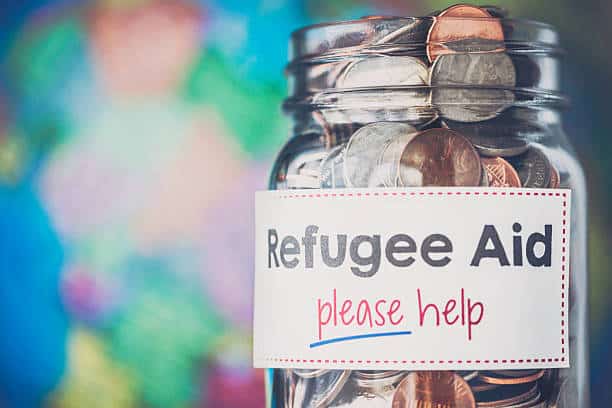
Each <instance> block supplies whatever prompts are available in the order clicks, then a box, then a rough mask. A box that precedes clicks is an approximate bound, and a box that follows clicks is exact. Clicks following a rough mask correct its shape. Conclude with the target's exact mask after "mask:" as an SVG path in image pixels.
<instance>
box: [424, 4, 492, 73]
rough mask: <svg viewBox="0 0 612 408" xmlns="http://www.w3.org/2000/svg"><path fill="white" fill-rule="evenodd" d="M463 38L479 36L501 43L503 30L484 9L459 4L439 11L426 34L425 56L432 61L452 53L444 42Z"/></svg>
mask: <svg viewBox="0 0 612 408" xmlns="http://www.w3.org/2000/svg"><path fill="white" fill-rule="evenodd" d="M465 38H481V39H485V40H493V41H498V42H501V43H503V41H504V32H503V30H502V25H501V23H500V21H499V20H497V19H493V18H491V14H489V13H488V12H487V11H486V10H484V9H482V8H480V7H475V6H469V5H465V4H459V5H456V6H452V7H449V8H447V9H446V10H444V11H443V12H441V13H440V14H439V15H438V16H437V17H435V18H434V23H433V24H432V26H431V29H430V30H429V34H428V36H427V57H428V58H429V61H430V62H434V61H435V60H436V59H437V58H438V56H440V55H444V54H449V53H452V52H453V51H452V50H449V49H448V48H447V47H446V46H445V44H446V43H448V42H453V41H457V40H462V39H465Z"/></svg>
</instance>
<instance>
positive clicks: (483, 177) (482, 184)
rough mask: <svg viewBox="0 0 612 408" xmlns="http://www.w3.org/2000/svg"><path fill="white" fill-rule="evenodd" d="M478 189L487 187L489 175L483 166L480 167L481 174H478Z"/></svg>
mask: <svg viewBox="0 0 612 408" xmlns="http://www.w3.org/2000/svg"><path fill="white" fill-rule="evenodd" d="M480 187H489V173H488V172H487V169H486V168H485V166H484V164H483V165H482V172H481V174H480Z"/></svg>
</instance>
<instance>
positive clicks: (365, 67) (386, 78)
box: [336, 56, 429, 88]
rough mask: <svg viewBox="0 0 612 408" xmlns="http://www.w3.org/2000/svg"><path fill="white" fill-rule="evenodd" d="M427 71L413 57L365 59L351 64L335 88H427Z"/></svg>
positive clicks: (423, 65) (422, 64)
mask: <svg viewBox="0 0 612 408" xmlns="http://www.w3.org/2000/svg"><path fill="white" fill-rule="evenodd" d="M428 80H429V69H428V67H427V65H425V63H423V61H421V60H420V59H418V58H414V57H404V56H380V57H367V58H363V59H360V60H358V61H356V62H354V63H352V64H351V65H350V66H349V67H348V68H347V69H346V70H345V71H344V72H343V73H342V75H341V76H340V77H339V78H338V81H337V84H336V87H337V88H368V87H382V86H398V85H414V86H423V87H424V86H427V84H428Z"/></svg>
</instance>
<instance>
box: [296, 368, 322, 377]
mask: <svg viewBox="0 0 612 408" xmlns="http://www.w3.org/2000/svg"><path fill="white" fill-rule="evenodd" d="M291 371H292V372H293V374H295V375H297V376H298V377H301V378H307V379H308V378H316V377H320V376H322V375H323V374H327V373H328V372H329V371H330V370H327V369H325V368H316V369H308V368H294V369H292V370H291Z"/></svg>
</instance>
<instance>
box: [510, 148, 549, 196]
mask: <svg viewBox="0 0 612 408" xmlns="http://www.w3.org/2000/svg"><path fill="white" fill-rule="evenodd" d="M508 161H509V162H510V164H511V165H512V167H514V168H515V169H516V171H517V173H518V175H519V178H520V179H521V185H522V186H523V187H525V188H547V187H548V186H549V184H550V178H551V175H552V167H551V164H550V161H549V160H548V158H547V157H546V155H545V154H544V153H543V152H542V151H541V150H540V149H538V148H537V147H535V146H531V147H530V148H529V150H527V152H525V153H523V154H522V155H520V156H516V157H511V158H509V159H508Z"/></svg>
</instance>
